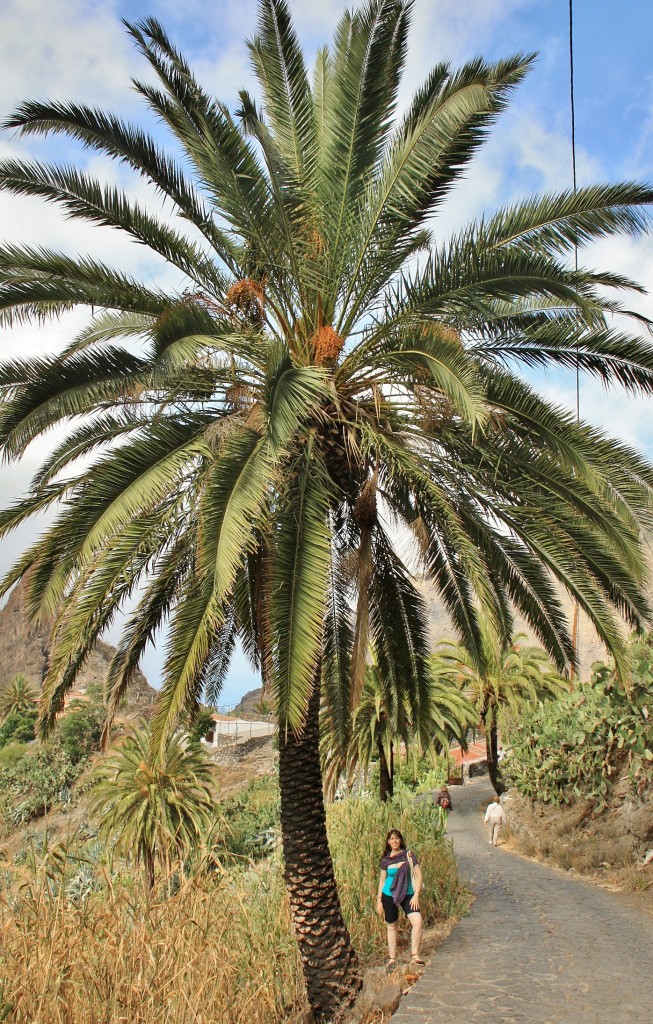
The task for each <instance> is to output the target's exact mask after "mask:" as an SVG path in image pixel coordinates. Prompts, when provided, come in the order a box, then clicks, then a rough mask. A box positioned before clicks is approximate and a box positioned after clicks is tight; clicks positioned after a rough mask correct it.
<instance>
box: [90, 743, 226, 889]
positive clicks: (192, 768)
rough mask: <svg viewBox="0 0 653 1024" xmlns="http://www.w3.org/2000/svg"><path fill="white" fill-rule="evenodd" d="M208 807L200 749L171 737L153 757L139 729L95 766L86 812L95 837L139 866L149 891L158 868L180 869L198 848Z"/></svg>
mask: <svg viewBox="0 0 653 1024" xmlns="http://www.w3.org/2000/svg"><path fill="white" fill-rule="evenodd" d="M213 803H214V795H213V772H212V770H211V765H210V764H209V762H208V760H207V758H206V756H205V754H204V752H203V751H202V749H201V748H200V747H199V746H197V745H196V744H192V743H191V744H184V742H183V741H182V739H181V738H180V737H179V736H177V735H174V736H169V737H168V739H167V741H166V744H165V747H164V749H163V751H162V752H161V754H160V755H159V756H153V753H152V748H151V744H150V737H149V733H148V732H147V730H145V729H139V730H137V731H136V732H134V733H132V734H130V735H129V736H127V737H126V739H125V740H124V742H123V743H122V744H121V746H120V747H119V748H118V750H116V751H115V753H113V754H111V755H110V756H108V757H106V758H104V760H103V761H101V762H100V763H99V765H98V766H97V767H96V769H95V776H94V780H93V789H92V791H91V795H90V799H89V810H90V812H91V814H93V815H94V816H96V817H97V818H98V820H99V833H98V834H99V836H100V838H101V839H102V840H103V841H104V842H106V843H108V844H112V846H113V849H114V850H115V852H117V853H118V854H121V855H123V856H125V857H131V858H133V860H134V861H135V863H137V864H139V863H142V864H143V866H144V869H145V875H146V878H147V884H148V887H149V888H150V889H151V888H152V887H153V885H154V881H155V868H156V865H157V863H158V864H159V865H160V866H162V867H163V868H167V869H170V868H171V867H172V866H173V865H174V864H181V865H182V867H183V861H184V858H185V857H187V856H188V855H189V854H190V853H191V852H192V850H193V849H194V848H195V846H197V845H199V842H200V839H201V837H202V834H203V833H204V832H206V831H207V830H208V827H209V824H210V821H211V811H212V808H213Z"/></svg>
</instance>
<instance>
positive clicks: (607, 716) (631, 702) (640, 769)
mask: <svg viewBox="0 0 653 1024" xmlns="http://www.w3.org/2000/svg"><path fill="white" fill-rule="evenodd" d="M631 654H632V675H631V678H630V680H629V681H628V690H626V688H625V686H624V684H623V683H621V682H620V681H619V680H618V679H617V678H616V676H615V673H614V670H613V669H612V667H611V666H609V665H606V664H604V663H603V662H597V663H595V665H594V666H593V672H592V678H591V680H590V682H585V683H579V684H578V686H577V687H576V689H575V690H574V691H573V692H571V693H569V694H565V695H564V696H563V697H561V698H560V700H558V701H557V702H555V703H554V702H547V703H545V704H540V705H538V706H537V707H535V708H534V709H533V710H532V711H530V712H528V713H527V714H526V715H525V716H524V719H523V721H522V722H521V725H520V727H519V728H518V729H517V730H516V731H515V733H514V734H513V735H512V736H511V752H510V754H509V756H508V757H507V758H506V760H505V761H504V775H505V776H506V778H507V780H508V781H510V782H512V783H513V784H514V785H515V786H516V787H517V789H518V790H519V791H520V792H521V793H523V794H524V795H525V796H527V797H530V798H531V799H537V800H540V801H542V802H544V803H557V804H560V803H569V802H570V801H571V800H572V799H574V798H578V797H580V798H584V799H589V800H596V801H597V805H598V807H599V808H601V807H603V806H604V805H605V803H606V800H607V797H608V794H609V791H610V788H611V786H612V785H613V784H614V783H615V782H616V781H617V780H618V779H619V778H621V777H622V776H624V775H628V776H629V777H630V780H631V782H632V786H633V789H634V791H637V790H641V789H642V788H643V787H644V786H645V785H647V784H648V783H649V782H651V781H653V697H652V694H653V636H651V634H647V635H646V636H644V637H640V638H634V639H633V640H632V641H631Z"/></svg>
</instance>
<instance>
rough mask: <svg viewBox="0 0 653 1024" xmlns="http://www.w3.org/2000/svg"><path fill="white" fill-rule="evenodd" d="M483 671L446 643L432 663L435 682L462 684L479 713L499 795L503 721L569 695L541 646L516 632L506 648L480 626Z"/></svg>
mask: <svg viewBox="0 0 653 1024" xmlns="http://www.w3.org/2000/svg"><path fill="white" fill-rule="evenodd" d="M482 636H483V644H482V648H483V652H484V666H482V667H481V666H479V664H478V660H477V659H476V658H475V657H474V655H473V654H472V653H471V652H470V651H469V650H468V649H467V648H466V647H465V646H464V645H463V644H458V643H455V642H454V641H452V640H442V641H441V642H440V644H438V648H437V650H436V653H435V655H434V656H433V659H432V666H433V671H434V673H435V676H436V678H439V679H441V680H442V681H447V682H448V683H449V684H450V685H456V684H457V685H458V686H459V687H460V689H462V691H463V692H464V693H465V694H466V696H467V697H468V698H469V700H470V701H471V703H472V704H473V705H474V707H475V708H476V711H477V718H478V719H480V721H481V723H482V725H483V729H484V731H485V740H486V745H487V764H488V773H489V776H490V781H491V782H492V785H493V787H494V790H495V792H496V793H497V794H499V795H500V794H501V793H503V792H504V790H505V785H504V783H503V780H502V778H501V766H500V763H499V754H498V751H499V718H500V716H501V715H502V714H506V713H509V714H512V715H513V716H515V717H517V718H519V717H520V714H521V711H522V710H523V708H524V705H525V704H535V703H537V702H538V701H542V700H551V699H554V698H556V697H559V696H560V695H561V694H562V693H563V692H565V691H568V690H569V683H568V681H567V680H565V679H562V678H561V677H560V675H559V674H558V673H557V672H556V670H555V668H554V667H553V665H552V664H551V661H550V660H549V658H548V656H547V654H546V652H545V651H543V650H542V648H541V647H534V646H531V645H529V644H528V637H527V636H526V634H525V633H518V634H517V635H516V636H514V637H513V639H512V641H511V642H510V643H508V644H504V645H501V644H497V643H495V642H493V640H492V635H491V632H490V629H489V627H488V626H487V624H485V623H484V624H483V626H482Z"/></svg>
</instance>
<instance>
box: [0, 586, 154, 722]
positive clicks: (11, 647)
mask: <svg viewBox="0 0 653 1024" xmlns="http://www.w3.org/2000/svg"><path fill="white" fill-rule="evenodd" d="M114 650H115V649H114V648H113V647H111V645H110V644H106V643H104V642H103V641H101V640H99V641H98V642H97V643H96V645H95V648H94V649H93V651H91V653H90V655H89V656H88V658H87V660H86V663H85V665H84V667H83V668H82V670H81V672H80V673H79V676H78V680H77V684H76V686H75V690H74V692H73V693H72V694H71V696H74V695H75V694H78V693H83V692H84V690H85V689H86V687H87V686H89V685H92V684H97V685H100V686H103V685H104V681H105V679H106V676H107V671H108V668H109V664H110V662H111V658H112V657H113V654H114ZM47 658H48V630H47V627H44V626H39V625H33V624H32V623H30V622H29V619H28V616H27V609H26V600H25V587H24V586H23V584H19V585H18V586H17V587H16V588H15V589H14V590H13V591H12V593H11V596H10V597H9V600H8V601H7V604H6V605H5V607H4V608H3V609H2V610H0V686H2V685H3V684H4V683H6V682H9V681H10V680H11V679H13V677H14V676H15V675H17V674H18V673H19V672H20V673H22V674H23V675H25V676H26V677H27V679H28V680H29V682H30V683H32V685H33V686H34V687H35V688H37V689H38V688H40V686H41V681H42V679H43V676H44V675H45V670H46V665H47ZM155 693H156V691H155V690H154V689H153V688H152V687H151V686H150V685H149V683H148V681H147V679H146V678H145V676H144V675H143V673H142V672H141V671H140V669H139V670H138V671H137V672H136V674H135V676H134V680H133V682H132V685H131V686H130V692H129V702H130V703H132V702H137V703H143V704H144V705H149V704H151V702H152V699H153V697H154V695H155Z"/></svg>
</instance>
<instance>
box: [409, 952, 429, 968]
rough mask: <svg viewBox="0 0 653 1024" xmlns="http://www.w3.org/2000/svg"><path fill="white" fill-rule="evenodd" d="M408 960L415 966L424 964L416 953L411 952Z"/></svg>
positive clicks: (423, 965)
mask: <svg viewBox="0 0 653 1024" xmlns="http://www.w3.org/2000/svg"><path fill="white" fill-rule="evenodd" d="M410 962H411V964H414V965H415V967H425V966H426V965H425V963H424V961H423V960H422V959H421V958H420V957H419V956H418V955H417V953H413V954H412V956H411V958H410Z"/></svg>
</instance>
